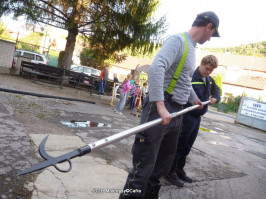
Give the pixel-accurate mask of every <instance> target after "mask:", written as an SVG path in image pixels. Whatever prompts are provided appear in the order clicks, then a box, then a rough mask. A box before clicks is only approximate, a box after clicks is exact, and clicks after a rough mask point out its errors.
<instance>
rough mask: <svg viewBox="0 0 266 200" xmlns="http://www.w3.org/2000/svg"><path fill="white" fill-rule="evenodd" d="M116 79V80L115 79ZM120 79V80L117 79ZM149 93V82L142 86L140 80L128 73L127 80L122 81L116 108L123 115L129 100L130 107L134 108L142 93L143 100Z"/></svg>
mask: <svg viewBox="0 0 266 200" xmlns="http://www.w3.org/2000/svg"><path fill="white" fill-rule="evenodd" d="M114 81H115V80H114ZM116 81H118V80H116ZM117 88H118V87H117V86H116V89H115V94H114V97H116V91H117ZM147 93H148V84H147V83H144V84H143V87H142V88H141V86H140V84H139V80H135V77H132V75H131V74H128V75H127V77H126V78H125V80H124V81H123V82H122V89H121V91H120V101H119V103H118V104H117V106H116V109H115V110H114V111H115V112H116V113H117V114H120V115H123V113H122V110H123V108H124V106H125V104H126V102H128V104H129V109H134V108H135V105H136V100H137V98H138V97H139V95H141V101H142V102H143V101H144V99H145V97H146V95H147Z"/></svg>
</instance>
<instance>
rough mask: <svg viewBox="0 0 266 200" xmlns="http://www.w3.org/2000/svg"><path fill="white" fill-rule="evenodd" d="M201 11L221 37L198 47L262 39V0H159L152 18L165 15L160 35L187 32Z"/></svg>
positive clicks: (265, 13) (265, 27) (265, 22)
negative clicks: (211, 17)
mask: <svg viewBox="0 0 266 200" xmlns="http://www.w3.org/2000/svg"><path fill="white" fill-rule="evenodd" d="M204 11H214V12H215V13H216V14H217V15H218V17H219V19H220V24H219V33H220V36H221V37H220V38H211V40H210V41H209V42H206V43H205V44H203V45H200V46H201V47H231V46H238V45H241V44H249V43H255V42H258V41H266V0H160V5H159V6H158V9H157V11H156V13H155V18H157V19H158V18H159V17H162V16H163V15H165V16H166V18H167V24H168V31H167V33H166V34H165V36H164V37H167V36H169V35H172V34H175V33H179V32H184V31H188V30H189V29H190V27H191V25H192V23H193V21H194V19H195V18H196V16H197V14H199V13H201V12H204ZM5 22H7V25H12V26H13V27H15V28H14V30H18V29H19V26H20V25H21V22H20V23H19V22H17V23H15V22H12V21H11V20H7V18H5ZM57 32H61V31H59V30H57ZM62 32H63V30H62ZM61 34H62V33H61Z"/></svg>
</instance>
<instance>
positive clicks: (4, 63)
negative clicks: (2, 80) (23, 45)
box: [0, 40, 15, 68]
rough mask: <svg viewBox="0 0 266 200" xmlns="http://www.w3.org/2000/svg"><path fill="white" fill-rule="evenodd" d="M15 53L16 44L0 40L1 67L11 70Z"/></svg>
mask: <svg viewBox="0 0 266 200" xmlns="http://www.w3.org/2000/svg"><path fill="white" fill-rule="evenodd" d="M14 52H15V43H14V42H9V41H6V40H0V67H6V68H11V67H12V62H13V56H14Z"/></svg>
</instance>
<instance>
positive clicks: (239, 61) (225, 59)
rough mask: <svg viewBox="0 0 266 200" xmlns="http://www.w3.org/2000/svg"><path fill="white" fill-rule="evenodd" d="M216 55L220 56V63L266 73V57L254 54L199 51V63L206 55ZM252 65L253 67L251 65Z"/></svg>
mask: <svg viewBox="0 0 266 200" xmlns="http://www.w3.org/2000/svg"><path fill="white" fill-rule="evenodd" d="M209 54H212V55H215V56H216V57H217V58H218V63H219V65H225V66H240V67H242V69H244V70H249V69H250V70H252V71H260V72H265V73H266V58H264V57H254V58H253V57H252V56H242V55H232V54H228V53H211V52H208V53H206V52H205V53H203V52H197V63H200V60H201V59H202V58H203V57H204V56H205V55H209ZM250 66H251V67H250Z"/></svg>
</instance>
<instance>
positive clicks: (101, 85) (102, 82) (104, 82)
mask: <svg viewBox="0 0 266 200" xmlns="http://www.w3.org/2000/svg"><path fill="white" fill-rule="evenodd" d="M106 84H107V81H104V80H101V82H100V86H99V90H98V91H99V92H102V93H104V89H105V86H106Z"/></svg>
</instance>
